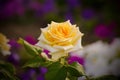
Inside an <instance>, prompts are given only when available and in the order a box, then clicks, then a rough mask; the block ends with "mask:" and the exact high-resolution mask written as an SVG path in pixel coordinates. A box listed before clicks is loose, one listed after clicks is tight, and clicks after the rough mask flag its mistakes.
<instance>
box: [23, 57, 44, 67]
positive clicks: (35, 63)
mask: <svg viewBox="0 0 120 80" xmlns="http://www.w3.org/2000/svg"><path fill="white" fill-rule="evenodd" d="M44 62H45V60H44V59H43V58H41V57H40V56H37V57H35V58H32V59H29V60H28V62H27V63H26V64H25V65H24V66H23V68H25V67H33V68H34V67H39V66H41V64H43V63H44Z"/></svg>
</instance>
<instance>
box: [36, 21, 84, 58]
mask: <svg viewBox="0 0 120 80" xmlns="http://www.w3.org/2000/svg"><path fill="white" fill-rule="evenodd" d="M41 31H42V33H41V35H40V37H39V38H38V40H39V42H38V43H37V44H36V45H37V46H39V47H42V48H44V49H47V50H49V51H50V54H51V56H52V59H53V60H58V59H59V58H61V57H64V56H68V53H69V52H72V51H77V50H80V49H81V48H82V46H81V38H82V36H83V34H82V33H81V32H80V31H79V28H78V27H76V25H72V24H71V23H70V22H69V21H66V22H62V23H56V22H53V21H52V23H51V24H48V26H47V27H46V28H43V29H41Z"/></svg>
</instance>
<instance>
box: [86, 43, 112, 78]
mask: <svg viewBox="0 0 120 80" xmlns="http://www.w3.org/2000/svg"><path fill="white" fill-rule="evenodd" d="M85 53H86V54H85ZM84 54H85V55H86V56H85V57H86V59H85V69H86V74H87V75H89V76H93V77H98V76H102V75H108V74H110V73H109V64H108V62H109V60H110V58H111V57H112V56H113V55H112V53H111V52H110V46H109V44H107V43H104V42H102V41H97V42H95V43H92V44H90V45H87V46H85V47H84Z"/></svg>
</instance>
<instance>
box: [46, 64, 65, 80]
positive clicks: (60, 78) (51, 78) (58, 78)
mask: <svg viewBox="0 0 120 80" xmlns="http://www.w3.org/2000/svg"><path fill="white" fill-rule="evenodd" d="M66 76H67V69H66V67H65V66H63V65H62V64H60V63H59V62H54V63H52V64H51V65H50V66H48V72H47V73H46V76H45V80H65V78H66Z"/></svg>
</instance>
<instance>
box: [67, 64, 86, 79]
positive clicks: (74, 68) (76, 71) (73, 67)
mask: <svg viewBox="0 0 120 80" xmlns="http://www.w3.org/2000/svg"><path fill="white" fill-rule="evenodd" d="M67 71H68V72H69V75H71V76H76V77H80V76H83V75H85V73H84V69H83V67H82V65H80V64H79V63H77V62H74V63H72V64H70V65H69V66H67Z"/></svg>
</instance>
